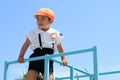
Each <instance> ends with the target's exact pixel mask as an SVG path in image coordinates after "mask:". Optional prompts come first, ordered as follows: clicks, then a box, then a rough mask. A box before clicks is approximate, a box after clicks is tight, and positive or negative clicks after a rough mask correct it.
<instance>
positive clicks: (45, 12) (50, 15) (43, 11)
mask: <svg viewBox="0 0 120 80" xmlns="http://www.w3.org/2000/svg"><path fill="white" fill-rule="evenodd" d="M39 15H42V16H46V17H48V18H50V21H51V23H52V22H53V21H54V18H55V16H54V13H53V11H52V10H51V9H49V8H41V9H40V10H38V12H37V13H36V14H35V17H37V16H39Z"/></svg>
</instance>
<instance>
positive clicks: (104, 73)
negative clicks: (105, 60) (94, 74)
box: [99, 71, 120, 75]
mask: <svg viewBox="0 0 120 80" xmlns="http://www.w3.org/2000/svg"><path fill="white" fill-rule="evenodd" d="M118 73H120V71H111V72H103V73H99V75H109V74H118Z"/></svg>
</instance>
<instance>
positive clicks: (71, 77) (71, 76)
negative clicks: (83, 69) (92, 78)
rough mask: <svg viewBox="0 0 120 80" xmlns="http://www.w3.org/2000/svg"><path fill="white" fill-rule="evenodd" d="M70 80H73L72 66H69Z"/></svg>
mask: <svg viewBox="0 0 120 80" xmlns="http://www.w3.org/2000/svg"><path fill="white" fill-rule="evenodd" d="M70 80H74V67H73V66H72V67H71V68H70Z"/></svg>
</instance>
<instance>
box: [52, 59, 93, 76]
mask: <svg viewBox="0 0 120 80" xmlns="http://www.w3.org/2000/svg"><path fill="white" fill-rule="evenodd" d="M51 60H52V61H55V62H57V63H59V64H62V62H60V61H58V60H55V59H51ZM66 67H69V68H72V66H71V65H66ZM74 70H76V71H78V72H81V73H83V74H86V75H87V76H91V74H89V73H87V72H84V71H82V70H79V69H77V68H75V67H74Z"/></svg>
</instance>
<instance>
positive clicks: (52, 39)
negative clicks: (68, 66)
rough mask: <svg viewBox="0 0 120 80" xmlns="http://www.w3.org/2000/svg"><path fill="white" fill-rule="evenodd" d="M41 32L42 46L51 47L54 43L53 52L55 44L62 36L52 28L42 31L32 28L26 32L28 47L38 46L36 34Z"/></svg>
mask: <svg viewBox="0 0 120 80" xmlns="http://www.w3.org/2000/svg"><path fill="white" fill-rule="evenodd" d="M39 33H40V34H41V42H42V47H43V48H52V47H53V45H52V44H53V43H54V52H56V51H58V50H57V45H58V44H60V43H61V41H62V40H63V38H64V36H63V35H62V34H61V33H60V32H58V31H57V30H55V29H53V28H49V30H47V31H43V30H41V29H39V28H36V29H33V30H32V31H30V32H28V33H26V37H27V38H28V39H29V40H30V42H31V44H30V48H31V50H34V49H36V48H39V47H40V44H39V38H38V35H39Z"/></svg>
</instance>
